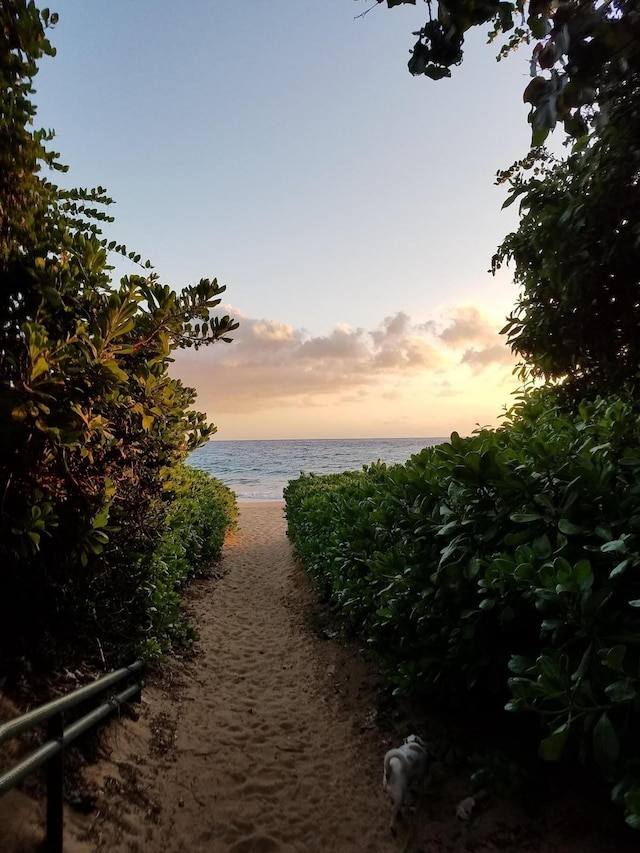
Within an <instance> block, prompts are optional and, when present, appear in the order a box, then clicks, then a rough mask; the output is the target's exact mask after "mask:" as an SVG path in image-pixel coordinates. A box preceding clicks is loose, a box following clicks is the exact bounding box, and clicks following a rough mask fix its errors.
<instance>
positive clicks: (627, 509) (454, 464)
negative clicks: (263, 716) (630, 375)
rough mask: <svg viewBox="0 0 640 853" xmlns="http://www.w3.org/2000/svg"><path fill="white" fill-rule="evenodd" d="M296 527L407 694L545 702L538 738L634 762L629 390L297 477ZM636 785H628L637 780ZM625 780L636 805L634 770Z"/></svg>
mask: <svg viewBox="0 0 640 853" xmlns="http://www.w3.org/2000/svg"><path fill="white" fill-rule="evenodd" d="M285 498H286V501H287V519H288V524H289V536H290V538H291V540H292V543H293V545H294V549H295V553H296V554H297V555H298V557H299V558H300V559H301V561H302V562H303V563H304V564H305V566H307V567H308V568H309V570H310V572H311V573H312V575H313V576H314V578H315V579H316V582H317V583H318V587H319V590H320V592H321V593H322V594H323V595H324V596H325V597H326V598H327V599H329V600H331V601H332V602H333V603H334V605H335V606H336V608H337V609H339V610H340V612H341V613H343V614H344V618H345V620H346V622H347V624H348V625H349V626H350V627H351V628H352V629H353V630H354V631H356V632H357V633H358V634H359V635H360V636H361V637H362V639H363V640H364V641H365V642H366V643H367V644H368V645H369V647H370V648H371V650H372V652H373V653H374V655H375V656H376V658H377V660H378V661H379V663H380V666H381V668H382V669H383V670H384V671H385V672H386V673H387V677H388V679H389V682H390V683H391V684H392V685H393V687H394V688H395V690H396V692H398V693H402V694H412V695H417V696H425V695H426V696H429V697H431V698H434V699H437V700H440V701H443V702H446V703H456V702H460V701H465V702H468V694H469V691H472V692H474V693H475V696H476V698H475V700H474V701H476V702H480V703H486V704H489V705H491V704H493V705H494V706H495V705H496V704H497V703H498V701H499V702H501V703H504V702H507V708H508V709H509V710H513V711H529V712H535V713H536V714H538V715H539V717H540V720H541V724H542V726H543V733H544V736H543V740H542V743H541V744H540V754H541V755H542V756H543V757H544V758H547V759H555V758H559V757H560V756H561V755H562V754H565V753H566V754H573V755H580V756H582V757H584V758H585V760H587V761H589V762H594V763H596V764H597V765H598V766H599V768H600V769H601V771H602V772H603V773H604V775H605V776H606V777H607V778H609V779H610V780H616V779H622V778H623V777H625V776H626V775H629V778H630V779H631V780H633V778H634V772H635V771H634V770H633V767H634V765H633V762H634V761H635V760H640V742H639V739H638V735H637V734H636V731H637V730H638V728H639V727H638V723H639V722H640V720H639V719H638V710H639V709H640V700H639V699H638V696H637V690H638V683H639V682H638V674H639V672H640V611H639V610H638V607H639V606H640V574H639V571H638V567H639V566H640V553H639V541H638V533H639V531H640V420H639V419H638V409H637V406H634V404H633V403H632V402H630V401H628V400H626V399H624V398H622V397H615V398H608V399H603V398H598V399H596V400H595V401H593V402H589V403H583V404H581V405H580V407H579V411H578V414H577V416H575V417H572V416H570V415H567V414H563V413H562V412H561V411H560V409H559V408H558V407H556V406H555V404H554V398H553V396H552V394H551V393H549V392H538V393H536V394H533V395H531V396H530V397H528V398H526V399H525V400H523V401H522V402H521V404H520V405H519V406H517V407H516V408H515V409H514V411H513V412H512V413H511V415H510V417H509V419H508V420H507V422H506V424H505V426H504V427H502V428H500V429H497V430H494V431H490V430H482V431H480V432H478V433H477V434H475V435H473V436H471V437H469V438H465V439H463V438H460V437H459V436H458V435H457V434H455V433H454V434H453V435H452V436H451V440H450V442H447V443H444V444H441V445H438V446H437V447H430V448H425V450H423V451H422V452H421V453H420V454H417V455H416V456H413V457H412V458H411V459H410V460H409V462H408V463H407V464H406V465H404V466H399V465H396V466H391V467H388V468H387V467H385V466H380V465H378V466H372V467H371V468H368V469H364V470H363V471H362V472H359V473H357V474H351V473H350V474H346V475H343V477H342V479H341V478H340V476H333V477H331V478H323V477H307V476H303V477H301V478H300V479H299V480H297V481H293V482H291V483H290V484H289V485H288V487H287V489H286V490H285ZM625 786H626V787H625ZM616 796H617V797H618V798H623V799H624V797H625V796H626V803H627V807H628V808H629V809H630V814H629V821H630V822H631V823H633V822H634V821H635V819H636V818H635V817H634V814H635V811H634V808H635V807H634V803H635V799H634V798H635V796H636V795H635V793H634V789H633V783H632V782H627V783H625V784H624V785H623V786H622V787H620V788H619V789H617V790H616Z"/></svg>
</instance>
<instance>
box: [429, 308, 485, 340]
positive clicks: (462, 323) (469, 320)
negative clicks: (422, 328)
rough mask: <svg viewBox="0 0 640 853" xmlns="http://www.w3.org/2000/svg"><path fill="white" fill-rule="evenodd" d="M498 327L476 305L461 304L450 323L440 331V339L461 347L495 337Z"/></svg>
mask: <svg viewBox="0 0 640 853" xmlns="http://www.w3.org/2000/svg"><path fill="white" fill-rule="evenodd" d="M495 335H496V329H495V328H494V326H493V325H492V323H491V322H490V321H489V319H488V318H487V317H486V316H485V315H484V314H482V312H481V311H480V309H479V308H477V307H476V306H475V305H461V306H460V307H459V308H456V309H455V310H454V311H453V313H452V320H451V322H450V324H449V325H448V326H447V327H446V328H445V329H444V330H443V331H442V332H441V333H440V340H442V341H444V343H445V344H447V345H448V346H453V347H461V346H465V345H468V344H475V343H483V342H484V341H486V339H487V338H488V337H493V338H495Z"/></svg>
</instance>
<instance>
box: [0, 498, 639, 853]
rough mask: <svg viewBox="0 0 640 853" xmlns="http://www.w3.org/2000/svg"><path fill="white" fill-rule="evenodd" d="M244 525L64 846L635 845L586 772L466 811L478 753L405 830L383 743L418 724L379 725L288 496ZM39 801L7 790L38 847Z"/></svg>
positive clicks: (91, 782)
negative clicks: (590, 790) (394, 808)
mask: <svg viewBox="0 0 640 853" xmlns="http://www.w3.org/2000/svg"><path fill="white" fill-rule="evenodd" d="M240 525H241V528H240V530H239V532H237V533H235V534H233V535H232V536H230V537H228V540H227V543H226V545H225V548H224V554H223V559H222V562H221V564H220V565H219V566H218V567H216V571H215V572H214V573H212V574H211V576H209V577H207V578H205V579H200V580H198V581H196V582H195V583H193V584H192V585H191V587H190V589H189V591H188V594H187V597H186V607H187V610H188V611H189V613H190V617H191V620H192V622H193V624H195V625H196V627H197V629H198V632H199V639H198V641H197V642H196V644H195V647H194V649H193V651H192V652H191V653H189V654H185V655H183V656H182V657H181V656H178V657H176V658H175V659H172V660H171V661H170V662H169V663H168V664H167V665H166V666H164V667H163V668H162V669H161V671H160V672H159V674H158V675H156V676H154V677H153V678H152V679H150V683H149V684H147V686H145V688H144V691H143V701H142V703H141V705H139V706H137V709H138V710H137V713H136V714H134V715H133V718H132V717H127V716H123V717H122V718H121V719H119V720H114V721H113V722H112V723H111V724H109V725H108V726H106V727H104V728H103V730H102V734H101V736H100V743H101V747H100V749H99V753H100V758H99V760H98V761H97V762H95V763H92V764H89V765H88V766H87V767H85V768H84V770H83V771H82V776H83V779H82V782H81V783H80V784H79V788H78V791H77V792H73V791H72V792H68V794H69V793H70V795H71V796H70V798H69V799H70V800H75V806H76V807H75V808H73V807H71V806H70V805H68V806H67V807H66V808H65V850H66V851H67V853H92V852H93V851H110V852H111V851H113V853H119V851H127V853H147V851H148V853H156V851H157V853H186V851H189V853H197V852H198V851H207V853H333V851H336V853H361V851H364V852H365V853H387V851H389V853H391V851H394V853H409V851H412V853H463V851H475V853H489V851H495V850H502V851H509V853H518V851H538V853H600V851H602V853H604V851H609V850H612V849H615V850H616V853H623V851H625V853H626V851H631V850H636V849H638V842H637V838H638V836H637V834H635V833H631V832H630V831H628V832H627V831H625V828H624V827H623V826H622V825H621V817H620V814H619V813H618V812H616V811H613V810H611V809H607V808H606V801H603V800H602V799H600V800H598V803H601V802H604V809H602V808H600V807H598V808H596V809H592V808H591V807H590V801H584V800H583V794H582V792H581V791H579V790H575V791H574V790H573V789H572V788H571V787H569V788H567V789H565V790H564V791H562V790H561V791H559V792H558V793H557V795H556V793H554V794H553V796H552V797H551V798H550V799H551V800H552V806H553V804H554V802H555V800H554V797H555V798H556V799H557V798H558V797H559V799H558V802H557V805H556V806H555V808H554V807H552V808H551V809H549V810H548V811H547V812H546V813H545V814H544V815H542V816H537V817H527V816H526V815H525V813H524V812H523V810H522V808H521V803H519V802H517V803H516V802H514V801H513V800H510V801H502V800H497V799H495V798H491V797H489V798H487V799H486V800H485V801H484V802H483V803H482V804H481V805H479V806H478V808H477V809H476V810H475V811H474V814H473V816H472V819H471V820H470V821H461V820H459V819H458V818H457V817H456V813H455V812H456V805H457V804H458V802H459V801H460V800H461V799H462V798H464V797H466V796H468V795H469V794H470V793H471V790H470V787H469V770H468V769H466V768H459V767H458V768H457V769H456V768H455V767H453V766H448V765H447V763H446V762H442V761H440V762H436V763H435V765H434V767H433V769H432V772H431V778H430V781H429V782H428V784H427V787H426V793H425V794H424V795H423V797H422V800H418V811H417V813H416V814H414V815H409V817H408V819H405V822H404V825H403V828H402V831H401V833H400V835H399V837H398V838H397V839H394V838H393V837H392V836H391V835H390V832H389V817H390V804H389V802H388V800H387V799H386V796H385V795H384V794H383V791H382V786H381V777H382V758H383V755H384V753H385V751H386V750H387V749H388V748H389V746H391V745H395V744H397V743H398V738H399V737H400V735H401V734H408V733H409V732H410V731H411V730H412V729H413V728H414V724H412V723H410V722H409V721H408V719H409V718H407V717H402V716H400V717H399V716H398V714H397V713H396V715H395V718H394V719H393V723H392V725H391V728H392V729H393V730H394V731H393V734H391V733H390V732H389V727H388V726H387V729H386V730H385V729H384V728H383V727H381V726H380V725H379V723H380V722H381V721H380V718H378V719H377V720H376V712H375V707H376V686H377V685H376V679H375V674H374V673H373V671H372V670H371V668H370V667H369V666H368V665H367V664H366V663H365V662H364V661H363V659H362V657H361V655H360V654H359V652H358V650H357V647H356V648H350V647H348V646H345V645H344V644H342V643H340V642H338V641H336V640H334V639H332V635H331V632H330V631H327V630H320V629H319V622H318V620H317V618H316V616H315V615H314V614H316V612H317V611H316V610H315V609H314V604H313V596H312V595H311V592H310V589H309V583H308V579H307V577H306V575H305V573H304V572H303V570H302V569H301V568H300V567H299V566H298V565H297V564H296V563H295V562H294V561H293V559H292V555H291V549H290V545H289V543H288V540H287V538H286V534H285V531H286V522H285V519H284V516H283V504H282V503H281V502H265V503H246V504H242V506H241V516H240ZM136 717H137V718H136ZM389 722H390V721H389V720H387V724H388V723H389ZM432 724H433V725H435V724H436V721H435V720H433V721H432ZM432 724H430V723H429V722H428V721H425V720H423V725H424V728H423V729H422V730H420V731H419V733H420V734H422V735H423V736H425V735H426V736H427V737H428V736H429V734H430V732H429V728H430V727H431V725H432ZM431 733H432V732H431ZM598 796H599V797H600V798H602V792H598ZM78 807H80V808H78ZM42 813H43V809H42V803H34V801H33V799H31V798H30V797H28V796H27V795H26V794H25V793H23V792H12V793H11V794H10V795H9V796H8V797H5V798H2V799H1V800H0V850H2V853H10V851H11V853H17V851H20V853H23V851H32V850H34V849H36V848H35V846H34V845H35V843H36V841H37V840H38V839H40V838H41V837H42V826H43V822H42ZM9 819H11V823H9Z"/></svg>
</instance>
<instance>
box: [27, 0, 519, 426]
mask: <svg viewBox="0 0 640 853" xmlns="http://www.w3.org/2000/svg"><path fill="white" fill-rule="evenodd" d="M367 6H373V7H374V8H373V9H372V11H371V12H370V13H369V14H367V15H366V16H365V17H364V18H362V19H359V20H354V16H355V15H357V14H359V13H360V12H362V11H364V10H365V9H366V8H367ZM51 8H52V11H53V10H55V11H57V12H59V14H60V23H59V24H58V26H57V27H56V28H55V30H54V31H53V32H52V34H51V37H52V41H53V43H54V44H55V46H56V47H57V49H58V56H57V57H56V58H55V59H53V60H49V59H48V60H45V61H44V62H43V63H42V65H41V71H40V73H39V74H38V76H37V78H36V80H35V88H36V90H37V94H36V96H35V101H36V104H37V105H38V116H37V119H36V124H37V125H41V126H44V127H51V128H54V129H55V131H56V136H57V138H56V142H55V145H54V147H55V149H56V150H58V151H59V152H60V154H61V159H62V161H63V162H65V163H67V164H69V165H70V167H71V168H70V173H69V176H68V179H67V181H68V183H69V184H71V185H75V186H96V185H99V184H100V185H102V186H105V187H106V188H107V189H108V191H109V194H110V195H111V196H112V197H113V198H114V199H115V200H116V202H117V204H116V205H115V206H114V207H113V208H112V212H113V213H114V215H115V217H116V222H115V224H114V225H113V226H112V227H110V229H109V231H108V236H109V237H110V239H117V240H119V241H121V242H124V243H126V245H127V247H129V248H130V249H135V251H136V252H139V253H140V254H142V255H143V257H145V258H146V257H148V258H150V260H151V261H152V263H153V264H154V267H155V269H156V270H157V272H158V273H159V274H160V277H161V280H162V281H163V282H166V283H168V284H170V285H171V286H173V287H175V288H180V287H182V286H184V285H186V284H190V283H193V282H194V281H197V280H198V279H200V278H201V277H209V278H213V277H217V278H218V281H219V282H221V283H223V284H225V285H226V286H227V292H226V293H225V306H224V310H225V312H228V313H231V314H232V315H233V316H234V317H235V318H236V319H238V320H239V321H240V323H241V326H240V329H239V330H238V331H237V333H236V334H235V336H234V337H235V340H234V342H233V343H232V344H229V345H226V344H222V343H220V344H216V345H215V346H214V347H211V348H209V349H208V350H201V351H200V352H198V353H194V352H192V351H186V352H185V353H179V354H178V355H177V360H176V364H175V367H174V371H173V373H174V375H176V376H179V377H180V378H181V379H183V381H185V383H187V384H188V385H191V386H194V387H195V388H196V389H197V391H198V405H197V407H198V408H199V409H201V410H203V411H206V412H207V413H208V415H209V417H210V418H211V419H212V420H213V421H214V422H215V423H216V424H217V425H218V437H219V438H224V439H234V438H296V437H306V438H314V437H387V436H398V437H401V436H407V437H409V436H419V437H423V436H442V435H447V434H449V433H450V432H451V431H452V430H454V429H455V430H458V431H459V432H461V433H468V432H470V431H471V430H472V429H474V427H475V426H476V425H478V424H479V425H495V424H497V423H498V422H499V416H500V414H501V412H502V411H503V410H504V408H505V406H508V405H510V402H511V392H512V391H514V390H515V388H516V387H517V380H516V379H515V378H514V377H513V376H512V369H513V364H514V360H513V358H512V356H511V354H510V353H509V351H508V349H507V348H506V346H505V344H504V340H503V339H502V338H500V336H499V335H498V334H497V332H498V330H499V329H500V328H501V326H502V325H504V317H505V316H506V315H507V314H508V313H509V311H510V309H511V308H512V306H513V304H514V301H515V298H516V290H515V287H514V285H513V284H512V283H511V279H510V275H509V273H508V271H507V272H504V273H503V274H501V275H500V276H497V277H495V278H493V277H492V276H491V275H490V274H488V273H487V270H488V268H489V265H490V259H491V256H492V254H493V252H494V251H495V247H496V246H497V244H498V243H499V242H500V240H501V239H502V237H503V236H504V235H505V234H506V233H507V232H508V231H510V230H511V229H513V228H514V227H515V225H516V222H517V211H516V210H514V208H509V209H508V210H506V211H501V210H500V207H501V204H502V202H503V201H504V198H505V190H504V188H503V187H496V186H494V176H495V173H496V171H497V170H498V169H504V168H506V167H508V166H509V165H510V164H511V163H512V162H513V161H514V160H515V159H518V158H520V157H522V156H524V154H525V153H526V151H527V149H528V143H529V134H528V125H527V121H526V114H527V108H526V106H525V105H524V104H523V103H522V90H523V89H524V86H525V85H526V82H527V75H528V60H527V55H526V51H524V52H522V55H520V54H516V55H515V56H514V57H513V58H512V59H510V60H509V61H508V62H500V63H497V62H496V60H495V55H496V53H497V50H498V44H493V45H487V44H486V43H485V42H486V36H485V35H484V34H483V33H481V32H478V33H474V34H473V37H472V38H470V39H469V40H468V42H467V45H466V49H465V60H464V63H463V64H462V65H461V66H460V67H459V68H457V69H454V72H453V78H452V79H451V80H443V81H439V82H437V83H436V82H433V81H430V80H427V79H426V78H412V77H411V76H410V74H409V73H408V71H407V68H406V62H407V60H408V58H409V49H410V47H411V45H412V43H413V41H414V40H415V38H414V37H413V36H412V35H411V33H412V31H414V30H417V29H418V28H419V27H420V26H421V25H422V24H424V22H425V20H426V19H427V18H428V8H427V6H426V5H425V4H423V3H421V2H418V3H417V5H416V6H402V7H398V8H395V9H391V10H388V9H387V8H386V4H380V5H376V4H375V3H374V2H373V0H370V2H368V3H367V2H366V0H358V2H354V0H324V2H317V3H300V2H299V0H271V2H269V3H267V2H266V0H233V2H229V0H226V2H225V0H188V2H186V3H184V4H176V3H175V2H167V0H135V2H132V0H90V1H89V2H88V0H60V2H58V3H56V4H54V5H52V7H51ZM127 271H129V270H127V269H126V268H123V267H121V266H118V272H119V274H120V273H123V272H127ZM131 271H134V270H131Z"/></svg>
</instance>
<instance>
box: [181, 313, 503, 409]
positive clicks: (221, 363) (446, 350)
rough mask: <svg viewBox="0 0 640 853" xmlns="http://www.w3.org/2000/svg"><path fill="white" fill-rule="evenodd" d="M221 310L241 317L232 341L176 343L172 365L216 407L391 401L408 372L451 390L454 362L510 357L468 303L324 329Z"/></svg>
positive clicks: (469, 364) (477, 363)
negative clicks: (447, 310) (423, 316)
mask: <svg viewBox="0 0 640 853" xmlns="http://www.w3.org/2000/svg"><path fill="white" fill-rule="evenodd" d="M223 310H224V311H225V313H229V314H230V315H231V316H234V317H235V318H236V319H237V320H239V322H240V327H239V329H238V330H237V332H236V333H235V334H234V340H233V342H232V343H231V344H224V343H217V344H215V345H213V346H212V347H209V348H207V349H204V350H202V349H201V350H199V351H198V352H195V351H193V350H184V351H179V352H177V353H176V354H175V358H176V361H175V365H174V367H173V369H172V374H173V375H174V376H176V377H178V378H180V379H182V380H183V382H184V383H185V384H186V385H189V386H192V387H195V388H196V390H197V392H198V403H197V405H198V407H202V408H205V409H206V410H207V411H211V412H216V417H217V416H218V414H219V413H220V412H235V413H243V412H244V413H250V412H251V413H254V412H260V411H265V410H267V409H273V408H274V407H280V408H290V407H295V406H298V407H300V406H303V405H304V406H305V407H307V408H308V407H310V406H318V405H328V404H329V403H331V404H332V405H336V404H337V405H340V404H349V405H355V404H357V403H359V402H362V401H364V400H365V399H366V398H367V397H368V396H369V395H370V394H371V393H375V395H378V396H379V398H380V399H381V400H382V399H384V400H386V401H392V400H394V401H395V400H399V399H401V398H402V396H403V395H406V394H408V393H410V391H409V390H408V387H409V385H410V384H411V382H412V381H414V380H415V379H416V378H423V379H424V382H425V383H429V388H430V390H431V393H433V394H436V395H438V396H454V395H456V394H457V393H458V392H457V390H456V387H455V381H454V379H453V377H452V376H450V375H449V374H450V372H451V371H456V370H458V371H459V370H460V369H461V366H462V368H463V369H466V370H469V369H471V371H472V372H473V374H476V373H478V372H479V371H482V370H484V369H485V368H487V367H488V366H490V365H493V364H498V365H504V364H511V363H512V362H513V358H512V356H511V355H510V353H509V350H508V348H507V347H506V346H504V345H501V344H500V343H499V341H500V338H499V337H498V335H497V332H496V329H497V324H496V325H495V326H494V325H493V324H492V323H491V321H490V320H489V319H488V318H487V317H486V316H485V315H484V314H483V313H482V312H481V311H480V309H479V308H477V307H475V306H469V305H467V306H461V307H459V308H456V309H455V310H454V311H453V312H452V313H451V314H450V315H449V318H448V319H447V320H445V321H444V324H443V322H442V321H440V322H436V321H435V320H432V319H430V320H428V321H426V322H415V321H413V320H412V319H411V317H410V316H409V315H408V314H406V313H405V312H403V311H398V312H397V313H395V314H393V315H391V316H388V317H385V318H384V319H383V320H382V321H381V322H380V323H379V324H378V326H376V327H375V328H373V329H370V330H367V329H364V328H361V327H352V326H349V325H346V324H340V325H337V326H335V327H334V328H333V329H332V330H331V331H330V332H329V333H328V334H326V335H313V334H311V333H310V332H308V331H307V330H305V329H303V328H296V327H294V326H292V325H290V324H289V323H286V322H281V321H278V320H275V319H254V318H251V317H246V316H243V315H242V313H241V312H239V311H237V310H234V309H233V308H232V307H231V306H224V307H223ZM443 325H444V328H443ZM439 329H441V331H439ZM429 377H430V378H429ZM332 395H338V396H337V397H332Z"/></svg>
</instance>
